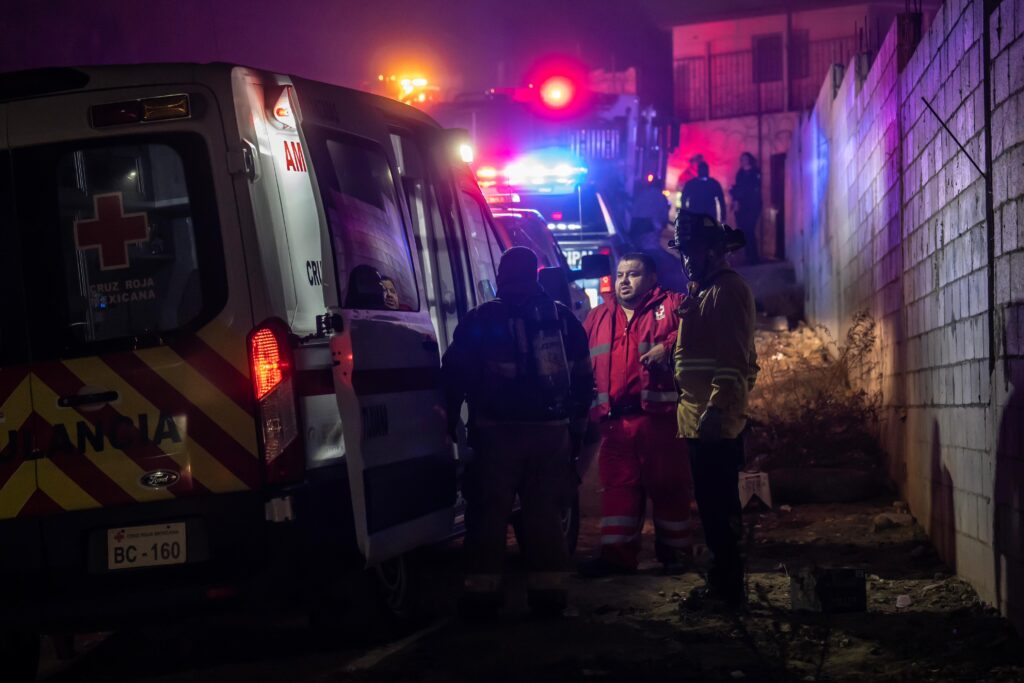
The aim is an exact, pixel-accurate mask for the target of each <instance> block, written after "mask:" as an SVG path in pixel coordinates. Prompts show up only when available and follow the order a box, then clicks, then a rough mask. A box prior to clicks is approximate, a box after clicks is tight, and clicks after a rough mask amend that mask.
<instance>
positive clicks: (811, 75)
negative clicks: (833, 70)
mask: <svg viewBox="0 0 1024 683" xmlns="http://www.w3.org/2000/svg"><path fill="white" fill-rule="evenodd" d="M856 49H857V43H856V39H855V38H854V37H853V36H850V37H848V38H838V39H830V40H817V41H810V42H809V43H807V44H806V57H805V59H806V62H807V63H806V65H805V64H795V63H794V60H793V59H790V60H788V61H789V65H788V66H789V68H790V76H791V78H790V81H789V94H788V97H787V93H786V89H785V83H784V82H783V81H782V80H781V79H780V80H778V81H774V82H769V83H760V84H758V83H755V82H754V74H753V51H752V50H744V51H740V52H726V53H720V54H712V55H711V56H710V65H709V63H708V57H706V56H699V57H684V58H681V59H677V60H676V61H675V69H674V72H675V73H674V76H675V113H676V116H677V117H678V118H679V120H680V121H682V122H684V123H686V122H690V121H703V120H706V119H708V118H712V119H722V118H730V117H733V116H747V115H751V114H757V113H759V112H760V113H770V112H780V111H785V110H787V109H788V110H799V109H809V108H811V107H812V106H814V102H815V100H816V99H817V97H818V92H819V91H820V90H821V84H822V82H823V79H824V78H826V76H828V74H829V70H830V67H831V66H832V64H846V63H847V62H849V61H850V59H851V58H852V57H853V56H854V54H855V52H856ZM800 72H803V73H806V76H803V75H801V74H800ZM797 75H800V77H793V76H797Z"/></svg>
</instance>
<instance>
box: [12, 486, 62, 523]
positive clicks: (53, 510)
mask: <svg viewBox="0 0 1024 683" xmlns="http://www.w3.org/2000/svg"><path fill="white" fill-rule="evenodd" d="M59 512H64V508H62V507H61V506H60V505H57V502H56V501H55V500H54V499H53V498H50V497H49V496H48V495H46V494H45V493H43V492H42V491H40V490H39V489H36V490H35V491H33V492H32V495H31V496H30V497H29V499H28V500H27V501H25V505H24V506H23V507H22V508H21V510H20V511H19V512H18V517H42V516H43V515H55V514H57V513H59Z"/></svg>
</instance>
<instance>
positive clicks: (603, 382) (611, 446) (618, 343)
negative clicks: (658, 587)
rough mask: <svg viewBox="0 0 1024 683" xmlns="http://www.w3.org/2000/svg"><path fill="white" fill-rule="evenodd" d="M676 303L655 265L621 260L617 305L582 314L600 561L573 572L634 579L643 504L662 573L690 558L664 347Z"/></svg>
mask: <svg viewBox="0 0 1024 683" xmlns="http://www.w3.org/2000/svg"><path fill="white" fill-rule="evenodd" d="M682 299H683V297H682V295H680V294H677V293H675V292H669V291H666V290H663V289H662V288H661V287H659V286H658V274H657V271H656V270H655V263H654V260H653V259H652V258H651V257H650V256H648V255H647V254H644V253H635V254H626V255H625V256H623V257H622V258H621V260H620V261H619V265H618V268H617V272H616V275H615V301H613V302H612V303H607V304H603V305H601V306H598V307H597V308H595V309H594V310H592V311H591V312H590V315H589V316H587V320H586V322H585V323H584V327H585V328H586V330H587V336H588V337H589V339H590V358H591V361H592V363H593V366H594V377H595V380H596V385H597V397H596V399H595V400H594V404H593V407H592V408H591V411H590V414H591V419H593V420H594V421H596V422H598V423H599V424H600V429H601V436H602V437H603V441H602V443H601V450H600V453H599V454H598V468H599V474H600V479H601V488H602V489H603V493H602V494H601V554H600V556H599V557H596V558H593V559H591V560H588V561H587V562H584V563H583V564H581V565H580V568H579V569H580V574H582V575H583V576H588V577H593V576H604V575H607V574H613V573H630V572H633V571H636V567H637V555H638V553H639V551H640V535H641V531H642V530H643V526H644V511H645V510H646V507H647V496H650V498H651V502H652V506H653V512H654V532H655V553H656V556H657V558H658V561H660V562H661V563H662V565H663V566H664V567H665V569H666V571H669V572H677V571H679V570H680V569H682V568H683V567H685V565H686V564H687V561H688V560H689V559H690V558H691V544H690V495H691V494H690V488H691V483H690V465H689V461H688V459H687V456H686V445H685V443H683V442H681V441H679V440H678V439H677V438H676V419H675V412H676V400H677V398H678V393H677V392H676V388H675V386H674V384H673V381H672V368H671V360H672V348H673V346H674V345H675V341H676V328H677V326H678V322H679V319H678V318H677V317H676V309H677V308H679V305H680V303H681V302H682Z"/></svg>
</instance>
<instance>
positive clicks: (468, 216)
mask: <svg viewBox="0 0 1024 683" xmlns="http://www.w3.org/2000/svg"><path fill="white" fill-rule="evenodd" d="M459 202H460V203H461V204H462V215H463V216H464V217H465V229H466V244H468V245H469V260H470V267H471V268H472V269H473V273H474V275H475V278H474V280H475V282H476V296H477V303H483V302H484V301H489V300H491V299H493V298H494V297H495V295H496V294H497V286H498V285H497V283H498V278H497V276H496V273H497V271H498V261H499V259H500V258H501V245H499V244H498V241H497V240H496V239H495V237H494V234H493V233H492V232H491V226H490V225H488V223H487V219H486V218H485V217H484V211H486V209H484V207H483V206H481V205H480V203H479V202H478V201H477V200H476V198H475V197H473V195H471V194H469V193H468V192H466V191H465V190H463V191H462V192H459Z"/></svg>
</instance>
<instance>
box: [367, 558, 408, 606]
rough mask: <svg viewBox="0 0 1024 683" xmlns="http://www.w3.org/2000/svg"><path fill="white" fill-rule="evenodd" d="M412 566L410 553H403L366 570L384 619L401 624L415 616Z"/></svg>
mask: <svg viewBox="0 0 1024 683" xmlns="http://www.w3.org/2000/svg"><path fill="white" fill-rule="evenodd" d="M414 565H415V562H414V560H413V558H412V557H411V556H410V553H403V554H401V555H399V556H398V557H395V558H393V559H390V560H387V561H385V562H382V563H380V564H379V565H377V566H376V567H373V568H372V569H369V570H368V571H369V572H370V573H371V581H372V582H373V590H374V594H375V595H376V597H377V602H378V603H379V608H380V609H381V610H382V611H383V612H384V616H385V617H386V618H389V619H392V620H394V621H397V622H402V621H406V620H409V619H412V618H413V617H415V616H416V614H417V612H418V610H417V603H416V595H415V590H414V587H413V567H414Z"/></svg>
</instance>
